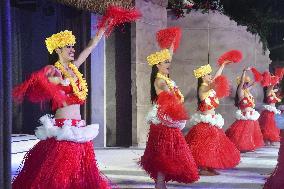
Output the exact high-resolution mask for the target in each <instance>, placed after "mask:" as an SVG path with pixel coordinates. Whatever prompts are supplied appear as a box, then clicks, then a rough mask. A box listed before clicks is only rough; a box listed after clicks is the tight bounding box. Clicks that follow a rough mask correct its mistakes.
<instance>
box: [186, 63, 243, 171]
mask: <svg viewBox="0 0 284 189" xmlns="http://www.w3.org/2000/svg"><path fill="white" fill-rule="evenodd" d="M226 63H228V61H226V62H224V63H223V64H222V65H221V66H220V68H219V69H218V71H217V73H216V74H215V76H214V77H213V79H212V78H211V75H210V73H211V72H212V69H211V67H210V65H209V64H208V65H205V66H201V67H200V68H198V69H196V70H194V75H195V77H196V78H197V79H198V85H197V99H198V110H199V111H200V113H196V114H194V115H193V116H192V118H191V119H190V124H191V125H193V127H192V128H191V129H190V130H189V132H188V134H187V135H186V137H185V139H186V141H187V143H188V145H189V148H190V150H191V152H192V155H193V157H194V159H195V162H196V164H197V166H198V167H199V168H200V174H202V175H208V176H211V175H216V174H219V173H218V172H216V171H215V170H214V169H226V168H233V167H235V166H236V165H238V163H239V161H240V152H239V150H238V149H237V148H236V147H235V145H234V144H233V143H232V142H231V141H230V140H229V138H228V137H227V136H226V135H225V133H224V131H223V130H222V126H223V125H224V119H223V118H222V116H221V115H220V114H215V108H217V107H218V105H219V100H218V97H217V96H216V92H218V91H215V90H214V89H213V88H214V82H215V80H218V77H222V76H220V75H221V73H222V71H223V69H224V66H225V64H226Z"/></svg>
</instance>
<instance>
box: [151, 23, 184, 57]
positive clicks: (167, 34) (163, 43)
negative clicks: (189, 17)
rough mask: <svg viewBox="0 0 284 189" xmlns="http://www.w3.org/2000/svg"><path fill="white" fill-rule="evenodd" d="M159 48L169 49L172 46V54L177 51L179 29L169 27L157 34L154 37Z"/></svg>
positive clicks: (179, 36)
mask: <svg viewBox="0 0 284 189" xmlns="http://www.w3.org/2000/svg"><path fill="white" fill-rule="evenodd" d="M156 38H157V41H158V44H159V46H160V47H161V48H162V49H165V48H167V49H168V48H170V47H171V45H172V44H173V46H174V49H173V50H174V52H175V51H176V50H177V49H178V47H179V43H180V39H181V29H180V28H179V27H169V28H166V29H162V30H160V31H158V32H157V35H156Z"/></svg>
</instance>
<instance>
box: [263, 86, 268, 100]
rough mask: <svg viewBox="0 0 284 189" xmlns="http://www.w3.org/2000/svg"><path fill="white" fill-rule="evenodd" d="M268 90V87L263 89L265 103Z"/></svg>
mask: <svg viewBox="0 0 284 189" xmlns="http://www.w3.org/2000/svg"><path fill="white" fill-rule="evenodd" d="M267 89H268V87H263V103H267V96H266V93H267Z"/></svg>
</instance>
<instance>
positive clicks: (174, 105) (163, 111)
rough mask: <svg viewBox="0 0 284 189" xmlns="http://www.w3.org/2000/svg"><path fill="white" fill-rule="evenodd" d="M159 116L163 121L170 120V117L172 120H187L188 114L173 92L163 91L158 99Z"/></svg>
mask: <svg viewBox="0 0 284 189" xmlns="http://www.w3.org/2000/svg"><path fill="white" fill-rule="evenodd" d="M156 103H157V105H158V106H159V107H158V117H159V119H161V120H163V121H169V120H167V118H168V117H169V118H170V119H171V120H172V121H181V120H187V119H188V115H187V112H186V110H185V108H184V106H183V104H182V103H180V101H179V99H178V98H177V97H176V96H175V95H174V94H172V93H169V92H161V93H160V94H159V96H158V100H157V102H156Z"/></svg>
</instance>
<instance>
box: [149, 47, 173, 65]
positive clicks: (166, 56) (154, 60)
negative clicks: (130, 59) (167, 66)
mask: <svg viewBox="0 0 284 189" xmlns="http://www.w3.org/2000/svg"><path fill="white" fill-rule="evenodd" d="M171 57H172V55H171V53H170V51H169V50H168V49H164V50H161V51H158V52H155V53H153V54H150V55H149V56H147V62H148V64H149V66H154V65H156V64H159V63H161V62H164V61H166V60H170V59H171Z"/></svg>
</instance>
